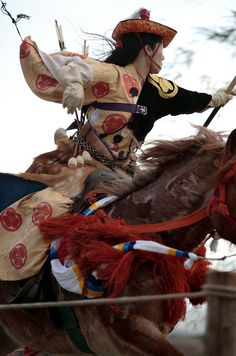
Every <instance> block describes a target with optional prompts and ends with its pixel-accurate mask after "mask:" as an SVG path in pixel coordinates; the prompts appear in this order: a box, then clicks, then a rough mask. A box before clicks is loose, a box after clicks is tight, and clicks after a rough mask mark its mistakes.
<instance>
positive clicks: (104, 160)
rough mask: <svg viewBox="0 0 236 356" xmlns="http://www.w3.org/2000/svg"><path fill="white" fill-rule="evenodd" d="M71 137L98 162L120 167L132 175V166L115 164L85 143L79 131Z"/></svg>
mask: <svg viewBox="0 0 236 356" xmlns="http://www.w3.org/2000/svg"><path fill="white" fill-rule="evenodd" d="M73 139H74V140H75V141H76V142H78V143H79V144H80V145H81V146H83V148H84V149H85V150H86V151H88V152H89V153H90V154H91V156H92V157H93V158H94V159H96V160H98V161H99V162H101V163H103V164H104V165H105V166H107V167H109V168H111V169H114V168H116V167H117V168H120V169H122V170H123V171H125V172H126V173H128V174H129V175H133V173H134V172H133V168H132V167H129V166H122V165H120V164H117V163H116V162H114V161H112V160H111V159H109V158H107V157H106V156H104V155H103V154H102V153H100V152H98V151H97V150H96V149H95V148H93V147H92V146H90V144H89V143H87V142H86V141H85V140H84V139H83V137H82V136H81V135H80V133H79V132H77V133H76V134H75V136H74V137H73Z"/></svg>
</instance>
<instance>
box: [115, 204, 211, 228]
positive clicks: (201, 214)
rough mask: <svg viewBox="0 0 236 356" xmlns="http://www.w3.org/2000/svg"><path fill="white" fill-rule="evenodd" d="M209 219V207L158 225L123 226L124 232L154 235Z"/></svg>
mask: <svg viewBox="0 0 236 356" xmlns="http://www.w3.org/2000/svg"><path fill="white" fill-rule="evenodd" d="M207 217H208V205H206V206H204V207H202V208H200V209H198V210H196V211H194V212H193V213H191V214H189V215H186V216H183V217H180V218H178V219H174V220H170V221H164V222H161V223H157V224H147V225H146V224H141V225H123V226H122V227H121V229H122V231H124V232H127V233H140V234H144V233H153V232H161V231H168V230H175V229H178V228H180V227H185V226H189V225H192V224H194V223H196V222H198V221H200V220H202V219H204V218H207Z"/></svg>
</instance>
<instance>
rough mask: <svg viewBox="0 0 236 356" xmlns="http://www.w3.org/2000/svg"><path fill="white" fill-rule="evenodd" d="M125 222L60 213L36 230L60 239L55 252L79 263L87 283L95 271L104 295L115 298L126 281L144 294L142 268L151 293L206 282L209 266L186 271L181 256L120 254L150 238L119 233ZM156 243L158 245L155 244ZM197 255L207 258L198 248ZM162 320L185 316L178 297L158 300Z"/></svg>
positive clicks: (195, 286) (190, 288)
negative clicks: (121, 245)
mask: <svg viewBox="0 0 236 356" xmlns="http://www.w3.org/2000/svg"><path fill="white" fill-rule="evenodd" d="M123 224H124V221H121V220H107V221H106V222H104V223H102V222H101V220H100V219H99V218H98V217H97V216H96V214H95V215H92V216H83V215H79V214H71V215H64V216H61V217H57V218H51V219H49V220H47V221H45V222H43V223H42V224H41V226H40V230H41V232H42V233H43V234H44V236H45V238H46V239H47V240H54V239H58V238H62V240H61V244H60V246H59V249H58V255H59V258H60V259H61V260H63V259H64V258H68V257H70V258H71V259H73V260H74V261H75V263H77V264H78V266H79V269H80V270H81V272H82V273H83V275H84V277H85V279H86V277H87V276H88V274H90V273H91V272H93V271H97V275H98V278H100V279H102V280H103V281H104V286H105V288H106V296H108V297H117V296H120V295H121V294H122V291H123V289H124V288H125V286H126V285H127V283H128V282H129V280H130V279H132V285H133V286H134V287H135V288H136V289H137V291H139V292H140V293H142V294H146V293H147V292H150V291H146V290H144V289H143V287H142V286H141V285H140V284H139V283H138V278H137V277H138V276H139V274H140V271H141V269H142V267H143V266H146V265H147V264H148V265H149V266H152V269H150V273H149V275H148V276H147V278H152V279H154V281H155V282H156V283H155V288H154V290H152V291H151V293H153V294H166V293H177V292H178V293H186V292H190V291H199V290H200V289H201V286H202V284H203V283H204V282H205V278H206V272H207V270H208V268H209V262H208V261H205V260H200V261H197V262H195V263H194V264H193V267H192V268H191V269H190V270H185V268H184V266H183V262H184V260H183V259H182V258H181V257H176V256H170V255H162V254H158V253H151V252H146V251H137V250H133V251H129V252H122V251H119V250H117V249H114V248H113V245H116V244H118V243H122V242H127V241H136V240H140V239H143V240H154V241H158V240H157V239H156V238H155V237H154V236H153V235H151V236H148V235H147V234H145V235H142V236H140V235H138V234H128V233H124V232H122V230H121V226H122V225H123ZM158 242H159V241H158ZM196 253H197V254H202V255H204V254H205V248H204V247H201V249H199V250H198V251H196ZM191 302H192V304H194V305H197V304H199V303H203V302H204V300H203V299H200V298H199V299H198V300H196V299H193V300H191ZM161 308H162V310H163V320H165V321H166V322H169V323H171V324H175V323H177V322H178V321H179V320H181V319H183V318H184V317H185V313H186V302H185V300H184V299H182V300H181V299H176V300H169V301H163V302H161Z"/></svg>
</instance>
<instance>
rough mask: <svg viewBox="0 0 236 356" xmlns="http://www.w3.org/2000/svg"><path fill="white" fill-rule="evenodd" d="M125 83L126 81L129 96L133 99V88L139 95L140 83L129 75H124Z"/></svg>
mask: <svg viewBox="0 0 236 356" xmlns="http://www.w3.org/2000/svg"><path fill="white" fill-rule="evenodd" d="M123 81H124V85H125V89H126V91H127V93H128V94H129V96H130V97H132V93H131V92H130V89H131V88H136V89H137V90H138V92H137V95H138V93H139V86H138V82H137V80H136V79H135V78H134V77H131V76H130V75H128V74H124V75H123Z"/></svg>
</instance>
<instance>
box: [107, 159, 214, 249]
mask: <svg viewBox="0 0 236 356" xmlns="http://www.w3.org/2000/svg"><path fill="white" fill-rule="evenodd" d="M205 163H206V162H204V160H203V159H202V158H201V160H200V159H199V160H198V159H195V162H193V160H192V161H190V162H188V161H183V162H176V163H174V164H172V165H171V166H170V167H169V169H166V170H165V171H164V172H163V173H162V174H161V175H160V177H158V179H157V180H156V181H155V182H152V183H150V184H148V185H147V186H145V187H143V188H142V189H140V190H138V191H136V192H134V193H132V194H130V195H129V196H127V197H126V198H124V199H123V200H121V201H120V202H119V203H117V204H116V206H115V207H114V209H113V210H112V212H111V215H112V217H116V218H118V217H119V218H123V219H125V220H126V222H127V223H129V224H150V223H152V224H153V223H158V222H161V221H169V220H173V219H175V218H178V217H181V216H184V215H188V214H190V213H192V212H194V211H195V210H197V209H199V208H200V207H202V206H204V205H206V204H207V203H208V202H209V199H210V197H211V194H212V191H213V188H212V184H210V181H211V179H212V175H213V173H214V172H215V170H216V167H214V165H213V164H207V165H206V164H205ZM210 229H211V226H210V222H209V220H208V219H205V220H203V221H200V222H199V223H196V224H194V225H191V226H190V227H185V228H182V229H178V230H173V231H169V232H164V233H161V234H160V236H161V238H162V240H163V241H164V243H165V244H167V245H169V246H171V247H176V248H182V249H187V250H189V249H192V248H194V247H196V246H197V245H198V244H199V243H200V242H201V241H202V240H203V239H204V238H205V236H206V233H207V232H208V231H209V230H210Z"/></svg>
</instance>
